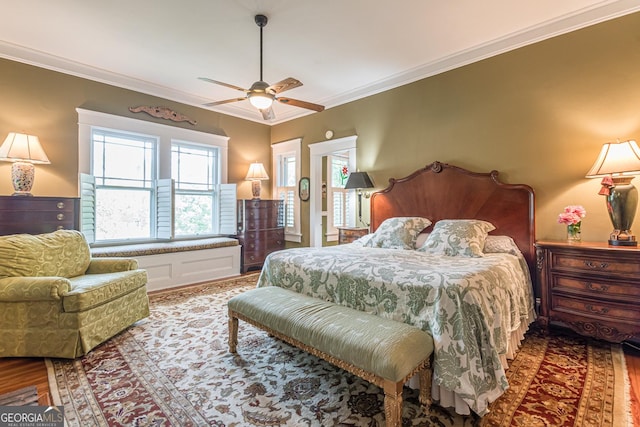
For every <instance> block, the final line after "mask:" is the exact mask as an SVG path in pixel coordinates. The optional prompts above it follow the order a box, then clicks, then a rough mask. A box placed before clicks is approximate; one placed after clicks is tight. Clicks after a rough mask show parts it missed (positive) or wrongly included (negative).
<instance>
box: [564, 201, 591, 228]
mask: <svg viewBox="0 0 640 427" xmlns="http://www.w3.org/2000/svg"><path fill="white" fill-rule="evenodd" d="M585 216H587V211H586V210H585V209H584V208H583V207H582V206H580V205H569V206H567V207H565V208H564V212H562V213H561V214H560V215H558V223H560V224H566V225H573V224H580V221H582V218H584V217H585Z"/></svg>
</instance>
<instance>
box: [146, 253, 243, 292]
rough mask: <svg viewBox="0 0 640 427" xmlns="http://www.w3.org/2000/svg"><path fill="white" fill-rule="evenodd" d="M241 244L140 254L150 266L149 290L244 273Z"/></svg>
mask: <svg viewBox="0 0 640 427" xmlns="http://www.w3.org/2000/svg"><path fill="white" fill-rule="evenodd" d="M240 248H241V246H240V245H237V246H226V247H220V248H212V249H199V250H193V251H181V252H169V253H163V254H155V255H136V256H135V258H136V259H137V260H138V266H139V267H140V268H144V269H145V270H147V275H148V276H149V281H148V283H147V290H148V291H157V290H160V289H167V288H172V287H175V286H183V285H189V284H192V283H199V282H205V281H209V280H215V279H222V278H225V277H233V276H238V275H240Z"/></svg>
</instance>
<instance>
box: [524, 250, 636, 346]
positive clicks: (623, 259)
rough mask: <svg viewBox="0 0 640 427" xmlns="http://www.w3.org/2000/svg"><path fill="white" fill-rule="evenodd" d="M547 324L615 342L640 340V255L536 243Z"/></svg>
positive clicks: (542, 314) (543, 318) (543, 319)
mask: <svg viewBox="0 0 640 427" xmlns="http://www.w3.org/2000/svg"><path fill="white" fill-rule="evenodd" d="M536 257H537V270H538V283H539V285H540V292H541V295H540V303H541V304H540V316H539V320H540V322H541V324H542V325H543V326H544V327H545V328H548V327H549V325H552V324H557V325H559V326H565V327H569V328H570V329H572V330H574V331H575V332H577V333H579V334H581V335H586V336H590V337H593V338H598V339H603V340H606V341H610V342H622V341H625V340H631V339H634V338H635V339H636V340H637V339H639V338H640V249H639V248H638V247H629V246H627V247H624V246H609V245H608V244H606V243H587V242H581V243H571V244H569V243H567V242H553V241H540V242H537V243H536Z"/></svg>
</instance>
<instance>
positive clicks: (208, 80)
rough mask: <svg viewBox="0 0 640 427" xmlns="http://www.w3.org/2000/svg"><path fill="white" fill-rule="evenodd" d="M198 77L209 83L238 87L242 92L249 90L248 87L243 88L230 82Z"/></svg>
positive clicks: (232, 87)
mask: <svg viewBox="0 0 640 427" xmlns="http://www.w3.org/2000/svg"><path fill="white" fill-rule="evenodd" d="M198 79H200V80H202V81H204V82H209V83H213V84H217V85H220V86H226V87H228V88H231V89H236V90H239V91H241V92H248V91H247V89H242V88H241V87H239V86H236V85H231V84H229V83H224V82H219V81H217V80H212V79H208V78H206V77H198Z"/></svg>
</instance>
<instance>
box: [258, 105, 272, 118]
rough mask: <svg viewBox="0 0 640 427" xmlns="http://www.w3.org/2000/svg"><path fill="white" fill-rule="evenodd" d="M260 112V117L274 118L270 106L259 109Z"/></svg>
mask: <svg viewBox="0 0 640 427" xmlns="http://www.w3.org/2000/svg"><path fill="white" fill-rule="evenodd" d="M260 112H261V113H262V118H263V119H265V120H273V119H275V118H276V114H275V113H274V112H273V108H271V107H269V108H264V109H262V110H260Z"/></svg>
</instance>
